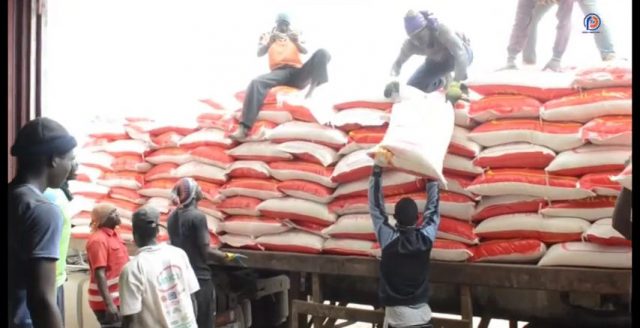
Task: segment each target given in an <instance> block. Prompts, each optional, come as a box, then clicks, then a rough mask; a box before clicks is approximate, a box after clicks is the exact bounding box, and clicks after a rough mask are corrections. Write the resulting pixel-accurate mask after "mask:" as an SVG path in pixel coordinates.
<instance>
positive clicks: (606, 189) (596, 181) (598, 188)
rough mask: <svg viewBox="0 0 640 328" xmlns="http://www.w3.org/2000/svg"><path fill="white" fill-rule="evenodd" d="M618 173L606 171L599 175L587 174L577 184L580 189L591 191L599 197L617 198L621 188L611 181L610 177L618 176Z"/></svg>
mask: <svg viewBox="0 0 640 328" xmlns="http://www.w3.org/2000/svg"><path fill="white" fill-rule="evenodd" d="M619 172H620V171H608V172H601V173H589V174H585V175H583V176H582V177H581V178H580V181H579V182H578V184H579V186H580V188H583V189H587V190H591V191H592V192H594V193H595V194H596V195H599V196H618V195H619V194H620V192H621V191H622V186H621V185H620V184H619V183H617V182H613V181H611V177H614V176H616V175H618V174H619Z"/></svg>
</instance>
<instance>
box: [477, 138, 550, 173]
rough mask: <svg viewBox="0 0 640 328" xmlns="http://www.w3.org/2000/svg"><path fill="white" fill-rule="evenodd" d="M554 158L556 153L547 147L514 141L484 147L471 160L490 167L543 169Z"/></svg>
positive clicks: (480, 165) (483, 166) (484, 166)
mask: <svg viewBox="0 0 640 328" xmlns="http://www.w3.org/2000/svg"><path fill="white" fill-rule="evenodd" d="M554 158H556V153H555V152H554V151H553V150H551V149H549V148H547V147H544V146H538V145H533V144H530V143H526V142H515V143H510V144H506V145H500V146H494V147H490V148H486V149H485V150H483V151H482V152H480V154H479V155H478V156H477V157H476V158H475V159H474V160H473V164H474V165H476V166H479V167H481V168H492V169H498V168H526V169H544V168H546V167H547V166H548V165H549V164H550V163H551V162H552V161H553V159H554Z"/></svg>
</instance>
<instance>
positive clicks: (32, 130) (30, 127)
mask: <svg viewBox="0 0 640 328" xmlns="http://www.w3.org/2000/svg"><path fill="white" fill-rule="evenodd" d="M77 145H78V143H77V142H76V139H75V138H74V137H73V136H71V135H70V134H69V132H68V131H67V129H65V128H64V127H63V126H62V124H60V123H58V122H56V121H54V120H52V119H50V118H46V117H39V118H36V119H34V120H31V121H29V122H28V123H27V124H25V125H24V126H23V127H22V128H21V129H20V131H19V132H18V136H17V137H16V140H15V142H14V143H13V146H11V155H12V156H17V157H22V156H52V155H63V154H66V153H68V152H70V151H71V150H73V148H75V147H76V146H77Z"/></svg>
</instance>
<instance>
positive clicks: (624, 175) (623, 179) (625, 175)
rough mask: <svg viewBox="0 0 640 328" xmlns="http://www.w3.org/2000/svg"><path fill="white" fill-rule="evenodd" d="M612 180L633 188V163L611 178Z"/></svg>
mask: <svg viewBox="0 0 640 328" xmlns="http://www.w3.org/2000/svg"><path fill="white" fill-rule="evenodd" d="M611 181H614V182H617V183H619V184H620V185H621V186H622V187H624V188H627V189H629V190H631V188H632V186H633V180H632V168H631V163H629V165H627V167H626V168H625V169H624V170H622V172H621V173H620V174H618V175H616V176H614V177H612V178H611Z"/></svg>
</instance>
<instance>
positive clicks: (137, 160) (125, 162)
mask: <svg viewBox="0 0 640 328" xmlns="http://www.w3.org/2000/svg"><path fill="white" fill-rule="evenodd" d="M152 166H153V165H151V164H150V163H148V162H147V161H145V160H144V159H143V158H142V156H140V155H126V156H118V157H116V158H114V159H113V161H112V162H111V168H112V169H113V170H114V171H134V172H141V173H144V172H147V171H149V170H150V169H151V167H152Z"/></svg>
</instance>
